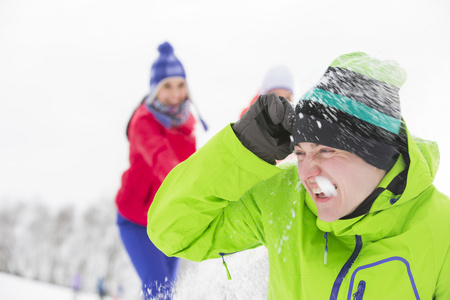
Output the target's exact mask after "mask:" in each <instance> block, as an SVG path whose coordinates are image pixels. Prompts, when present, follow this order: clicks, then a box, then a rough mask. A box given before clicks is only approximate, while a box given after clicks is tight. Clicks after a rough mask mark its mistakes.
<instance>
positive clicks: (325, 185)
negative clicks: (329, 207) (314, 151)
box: [316, 176, 337, 197]
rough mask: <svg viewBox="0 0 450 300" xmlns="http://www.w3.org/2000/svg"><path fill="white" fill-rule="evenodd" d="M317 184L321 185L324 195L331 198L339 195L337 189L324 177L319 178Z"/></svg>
mask: <svg viewBox="0 0 450 300" xmlns="http://www.w3.org/2000/svg"><path fill="white" fill-rule="evenodd" d="M316 182H317V185H319V188H320V189H321V190H322V193H324V194H325V196H327V197H331V196H336V195H337V191H336V188H335V187H334V185H333V184H332V183H331V182H330V181H329V180H328V179H327V178H325V177H323V176H317V177H316Z"/></svg>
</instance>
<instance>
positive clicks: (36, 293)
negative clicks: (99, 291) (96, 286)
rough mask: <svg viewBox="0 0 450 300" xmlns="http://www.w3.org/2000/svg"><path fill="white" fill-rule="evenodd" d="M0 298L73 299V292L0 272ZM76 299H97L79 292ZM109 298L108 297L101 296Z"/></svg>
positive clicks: (16, 299) (12, 299) (107, 299)
mask: <svg viewBox="0 0 450 300" xmlns="http://www.w3.org/2000/svg"><path fill="white" fill-rule="evenodd" d="M0 299H2V300H22V299H23V300H25V299H33V300H53V299H55V300H56V299H58V300H66V299H67V300H73V299H75V298H74V293H73V291H72V290H71V289H70V288H65V287H61V286H57V285H53V284H49V283H45V282H40V281H34V280H31V279H26V278H23V277H17V276H14V275H10V274H5V273H0ZM76 299H77V300H93V299H96V300H97V299H99V296H97V295H95V294H88V293H80V294H79V295H78V297H77V298H76ZM103 299H104V300H111V299H112V298H110V297H105V298H103Z"/></svg>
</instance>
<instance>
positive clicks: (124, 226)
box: [117, 213, 179, 299]
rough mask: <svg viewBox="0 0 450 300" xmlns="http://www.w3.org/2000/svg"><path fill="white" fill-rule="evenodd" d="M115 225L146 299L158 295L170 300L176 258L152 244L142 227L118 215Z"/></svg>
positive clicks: (174, 276) (175, 269)
mask: <svg viewBox="0 0 450 300" xmlns="http://www.w3.org/2000/svg"><path fill="white" fill-rule="evenodd" d="M117 225H118V227H119V231H120V237H121V238H122V242H123V245H124V246H125V249H126V251H127V252H128V255H129V256H130V259H131V262H132V263H133V265H134V268H135V269H136V271H137V273H138V275H139V277H140V278H141V281H142V291H143V294H144V296H145V299H151V298H152V297H155V296H157V295H158V296H159V297H160V298H158V299H170V298H171V295H170V294H171V287H172V285H173V283H174V281H175V279H176V275H177V271H178V263H179V258H177V257H167V256H166V255H165V254H164V253H162V252H161V251H160V250H159V249H158V248H156V247H155V245H153V243H152V242H151V241H150V239H149V238H148V235H147V228H146V227H145V226H141V225H138V224H136V223H133V222H131V221H129V220H127V219H126V218H124V217H123V216H121V215H120V214H119V213H118V214H117Z"/></svg>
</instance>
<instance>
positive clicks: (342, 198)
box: [294, 143, 386, 222]
mask: <svg viewBox="0 0 450 300" xmlns="http://www.w3.org/2000/svg"><path fill="white" fill-rule="evenodd" d="M294 152H295V153H296V155H297V159H298V167H297V170H298V175H299V177H300V180H301V181H302V183H303V184H304V186H305V187H306V190H307V191H308V193H309V194H310V195H311V197H312V199H313V200H314V203H315V205H316V207H317V215H318V217H319V218H320V219H321V220H323V221H325V222H333V221H336V220H338V219H340V218H342V217H344V216H346V215H348V214H350V213H351V212H353V211H354V210H355V209H356V208H357V207H358V206H359V205H360V204H361V202H363V201H364V199H366V198H367V197H368V196H369V195H370V194H371V193H372V192H373V191H374V190H375V188H376V187H377V186H378V184H379V183H380V181H381V179H383V177H384V176H385V175H386V171H384V170H381V169H378V168H376V167H374V166H372V165H370V164H368V163H367V162H365V161H364V160H362V159H361V158H360V157H358V156H357V155H355V154H353V153H350V152H347V151H344V150H339V149H336V148H331V147H327V146H323V145H319V144H314V143H299V144H297V145H295V147H294ZM317 176H322V177H325V178H326V179H328V180H329V181H330V182H331V184H332V185H333V187H334V189H335V191H333V193H327V194H328V195H325V194H324V191H322V190H321V188H320V187H319V184H318V183H317V181H318V180H316V177H317Z"/></svg>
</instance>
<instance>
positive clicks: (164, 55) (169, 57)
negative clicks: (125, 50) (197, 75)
mask: <svg viewBox="0 0 450 300" xmlns="http://www.w3.org/2000/svg"><path fill="white" fill-rule="evenodd" d="M158 51H159V57H158V58H157V59H156V60H155V62H154V63H153V65H152V68H151V71H150V94H154V93H155V90H156V87H157V86H158V84H159V83H160V82H161V81H162V80H164V79H166V78H168V77H183V78H184V79H186V73H185V72H184V68H183V65H182V64H181V62H180V61H179V60H178V58H177V57H176V56H175V54H174V53H173V47H172V46H171V45H170V44H169V43H168V42H165V43H162V44H161V45H159V47H158Z"/></svg>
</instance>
